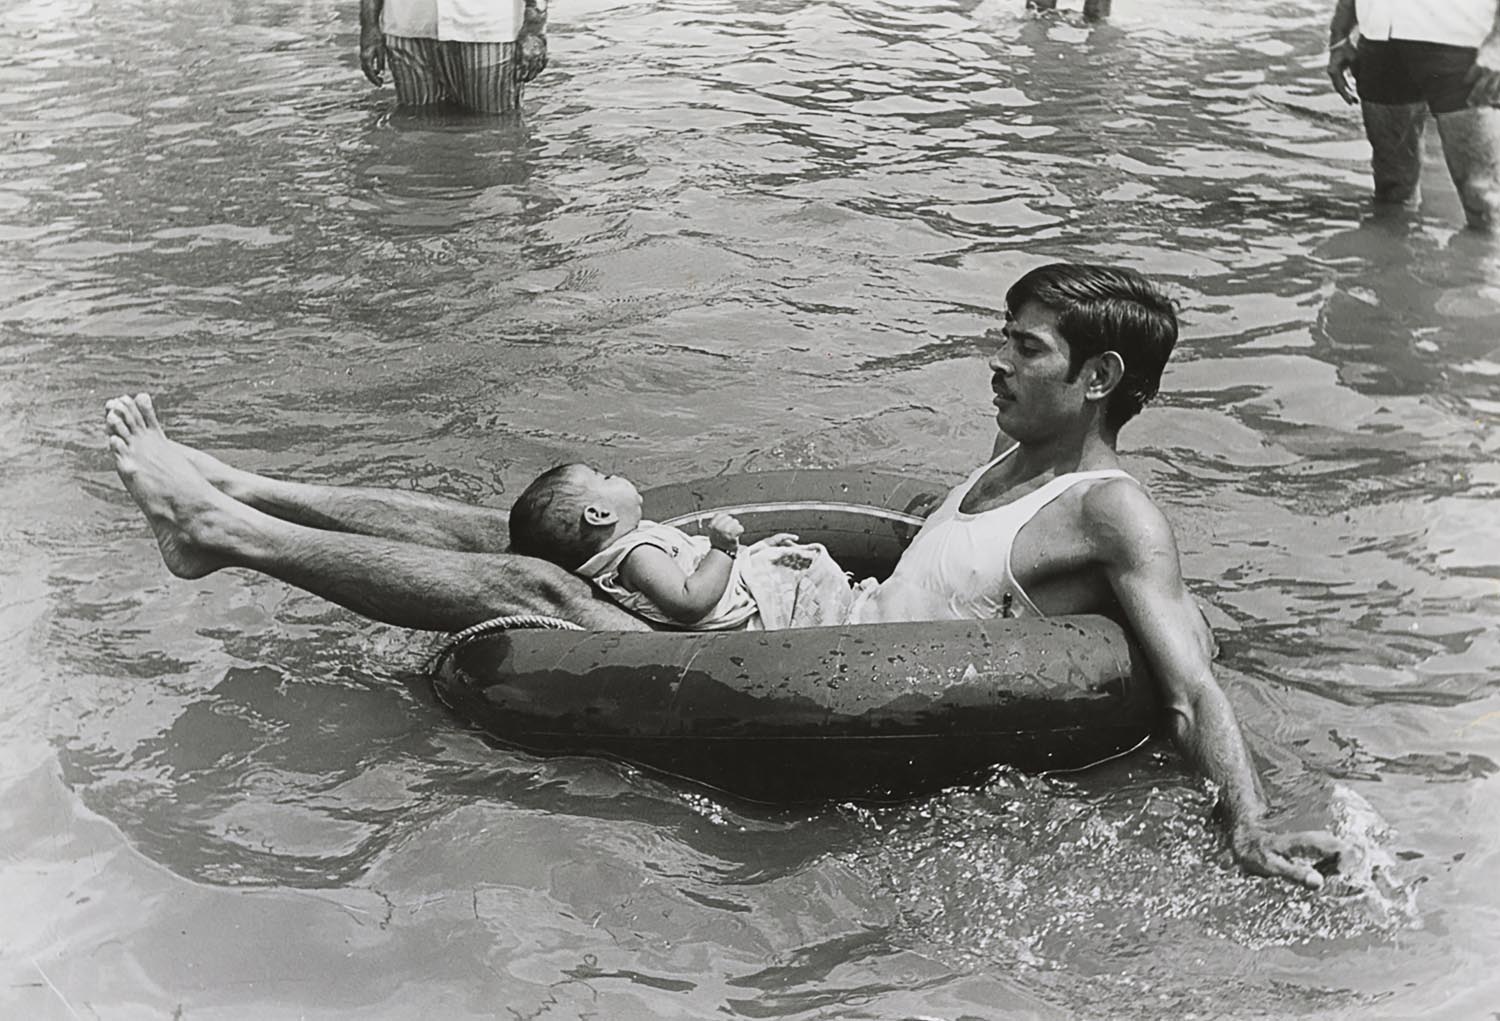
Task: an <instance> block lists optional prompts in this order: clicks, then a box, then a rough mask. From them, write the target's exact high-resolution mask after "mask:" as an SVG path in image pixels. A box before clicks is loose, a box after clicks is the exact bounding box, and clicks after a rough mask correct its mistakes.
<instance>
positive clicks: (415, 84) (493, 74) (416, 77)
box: [385, 35, 521, 113]
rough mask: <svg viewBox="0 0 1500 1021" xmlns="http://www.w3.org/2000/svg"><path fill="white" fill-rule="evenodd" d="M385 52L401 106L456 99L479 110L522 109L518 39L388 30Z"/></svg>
mask: <svg viewBox="0 0 1500 1021" xmlns="http://www.w3.org/2000/svg"><path fill="white" fill-rule="evenodd" d="M385 52H386V60H387V61H388V63H389V66H390V69H391V78H392V79H393V81H394V83H395V85H396V102H397V103H399V104H400V105H402V106H427V105H429V104H432V103H457V104H458V105H459V106H462V107H465V108H467V109H470V110H475V111H478V112H479V113H504V112H505V111H507V110H518V109H520V106H521V79H520V76H519V75H518V73H517V68H518V62H517V60H516V44H515V43H469V42H454V41H451V40H438V39H416V38H412V37H410V36H400V35H388V36H386V37H385Z"/></svg>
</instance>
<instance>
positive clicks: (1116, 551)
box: [1084, 480, 1343, 887]
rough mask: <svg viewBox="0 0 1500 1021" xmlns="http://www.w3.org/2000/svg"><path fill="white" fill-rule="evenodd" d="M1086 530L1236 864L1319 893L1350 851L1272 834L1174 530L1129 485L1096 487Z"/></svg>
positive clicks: (1328, 838)
mask: <svg viewBox="0 0 1500 1021" xmlns="http://www.w3.org/2000/svg"><path fill="white" fill-rule="evenodd" d="M1084 518H1085V521H1084V526H1085V528H1088V529H1090V530H1091V536H1092V537H1093V541H1094V542H1095V543H1096V550H1095V552H1096V554H1097V555H1098V557H1099V560H1100V562H1101V563H1102V564H1103V566H1104V569H1105V572H1106V574H1107V576H1108V578H1109V581H1110V584H1111V586H1112V587H1113V589H1114V593H1115V597H1116V598H1117V599H1118V600H1119V602H1120V605H1121V607H1122V608H1123V609H1124V611H1125V615H1126V617H1127V619H1128V621H1129V624H1130V627H1131V630H1132V631H1133V633H1134V634H1135V637H1136V640H1137V641H1138V642H1139V643H1140V645H1141V647H1142V649H1143V650H1144V651H1145V653H1146V658H1147V660H1148V661H1149V662H1150V664H1151V669H1152V673H1153V674H1154V676H1155V677H1156V680H1157V682H1158V683H1159V684H1160V685H1161V690H1162V697H1163V701H1164V703H1165V709H1166V712H1167V715H1168V726H1169V728H1170V729H1171V731H1172V737H1173V738H1174V739H1175V740H1176V742H1177V746H1178V747H1179V748H1180V749H1181V751H1182V753H1183V755H1184V756H1185V757H1186V758H1187V760H1188V762H1189V763H1190V764H1191V765H1192V766H1193V768H1194V769H1195V770H1197V771H1198V772H1199V773H1200V774H1202V775H1203V776H1205V777H1207V778H1208V779H1209V780H1211V781H1213V782H1214V783H1215V784H1216V785H1217V786H1218V787H1219V791H1220V799H1221V805H1222V808H1223V812H1224V822H1225V827H1226V828H1227V829H1228V831H1229V843H1230V848H1231V849H1232V850H1233V852H1234V856H1235V859H1236V860H1237V861H1239V863H1240V865H1241V866H1242V867H1243V868H1244V869H1246V870H1247V871H1249V872H1253V873H1256V874H1258V875H1265V876H1278V877H1282V878H1286V879H1291V880H1294V881H1296V882H1299V883H1302V884H1303V885H1305V886H1311V887H1318V886H1321V885H1322V883H1323V877H1322V875H1321V874H1320V873H1319V872H1318V870H1317V869H1315V868H1313V867H1312V865H1310V864H1308V863H1306V862H1301V861H1297V860H1294V859H1297V858H1311V859H1313V860H1314V861H1317V860H1320V859H1323V858H1327V857H1329V856H1331V855H1336V854H1338V853H1339V852H1340V851H1341V850H1342V849H1343V845H1342V843H1341V842H1340V841H1338V840H1337V839H1336V838H1334V837H1333V836H1332V835H1330V834H1328V833H1324V832H1321V831H1310V832H1306V833H1274V832H1272V831H1270V830H1269V829H1267V828H1266V826H1265V816H1266V798H1265V794H1264V793H1263V791H1262V789H1261V785H1260V777H1259V776H1258V775H1257V774H1256V772H1255V767H1254V766H1253V765H1252V764H1251V761H1250V753H1249V751H1248V749H1247V748H1246V747H1245V740H1244V737H1243V735H1242V734H1241V733H1240V728H1239V723H1238V721H1236V719H1235V716H1234V709H1233V707H1232V706H1231V705H1230V704H1229V699H1228V698H1227V697H1225V695H1224V691H1223V689H1221V688H1220V687H1219V684H1218V682H1217V681H1216V680H1215V679H1214V675H1213V669H1212V667H1211V665H1210V657H1211V654H1212V641H1211V639H1210V636H1209V634H1208V628H1207V625H1206V624H1205V623H1204V621H1203V617H1202V615H1201V614H1200V613H1199V612H1198V608H1197V605H1196V604H1195V603H1194V601H1193V598H1192V595H1191V594H1190V593H1189V592H1188V590H1187V586H1186V585H1185V584H1184V583H1183V580H1182V569H1181V564H1180V560H1179V558H1178V553H1177V543H1176V540H1175V539H1174V538H1173V536H1172V529H1171V526H1170V525H1169V524H1168V523H1167V520H1166V518H1165V517H1164V516H1163V515H1162V513H1161V511H1160V510H1159V509H1158V508H1157V507H1156V505H1155V504H1154V503H1152V502H1151V498H1150V497H1148V496H1147V495H1146V494H1145V492H1144V491H1142V490H1141V489H1140V488H1139V487H1138V486H1136V485H1135V484H1134V483H1131V482H1128V481H1124V480H1121V481H1118V482H1116V481H1111V482H1107V483H1104V484H1101V485H1096V486H1094V487H1092V488H1091V489H1090V491H1089V492H1088V493H1087V494H1086V495H1085V496H1084Z"/></svg>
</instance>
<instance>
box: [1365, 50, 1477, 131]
mask: <svg viewBox="0 0 1500 1021" xmlns="http://www.w3.org/2000/svg"><path fill="white" fill-rule="evenodd" d="M1477 52H1478V51H1477V50H1475V49H1474V48H1473V47H1471V46H1448V45H1446V44H1444V43H1419V42H1412V41H1409V40H1405V39H1392V40H1390V41H1389V42H1374V41H1372V40H1369V39H1361V40H1360V41H1359V51H1358V52H1357V53H1356V55H1355V60H1354V84H1355V87H1356V88H1357V89H1358V90H1359V98H1360V101H1361V102H1364V103H1376V104H1379V105H1382V106H1404V105H1407V104H1410V103H1426V104H1427V109H1429V110H1431V111H1432V112H1433V113H1453V112H1455V111H1457V110H1462V109H1464V108H1465V107H1467V106H1468V105H1469V88H1470V85H1471V84H1472V83H1471V82H1470V81H1469V80H1468V77H1467V76H1468V73H1469V69H1470V68H1472V67H1473V66H1474V55H1475V54H1476V53H1477Z"/></svg>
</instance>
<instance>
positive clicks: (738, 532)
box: [706, 514, 745, 553]
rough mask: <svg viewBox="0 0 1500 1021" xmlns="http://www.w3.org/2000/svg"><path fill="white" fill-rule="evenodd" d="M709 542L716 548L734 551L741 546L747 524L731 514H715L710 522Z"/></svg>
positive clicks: (726, 551) (729, 551)
mask: <svg viewBox="0 0 1500 1021" xmlns="http://www.w3.org/2000/svg"><path fill="white" fill-rule="evenodd" d="M706 531H707V532H708V544H709V545H710V546H712V547H713V548H714V549H716V550H722V551H723V552H725V553H733V552H734V551H735V550H737V549H739V548H740V536H742V535H744V534H745V526H744V525H742V524H740V523H739V520H738V519H737V518H735V517H734V516H733V515H730V514H715V515H714V516H713V517H712V518H711V519H710V520H709V522H708V528H707V530H706Z"/></svg>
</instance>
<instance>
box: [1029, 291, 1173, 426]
mask: <svg viewBox="0 0 1500 1021" xmlns="http://www.w3.org/2000/svg"><path fill="white" fill-rule="evenodd" d="M1032 302H1035V303H1036V304H1038V305H1041V306H1043V307H1044V308H1047V309H1049V310H1051V311H1052V312H1053V313H1055V314H1056V315H1057V332H1058V333H1059V334H1060V335H1061V336H1062V338H1063V340H1066V341H1067V342H1068V381H1069V382H1072V381H1073V380H1075V379H1077V378H1078V373H1079V372H1081V371H1082V370H1083V363H1084V362H1085V361H1087V360H1088V359H1089V358H1092V357H1094V356H1095V355H1099V354H1103V353H1104V352H1105V351H1114V352H1116V353H1117V354H1119V356H1120V360H1121V361H1123V362H1124V363H1125V375H1124V376H1123V377H1122V378H1121V380H1120V383H1119V385H1118V386H1116V387H1115V389H1114V391H1113V392H1112V393H1111V394H1110V395H1109V398H1108V399H1107V400H1106V402H1105V405H1104V425H1105V428H1107V429H1108V430H1109V431H1110V432H1117V431H1119V428H1120V427H1121V426H1122V425H1124V424H1125V423H1126V422H1128V421H1130V420H1131V419H1132V418H1134V417H1135V415H1136V413H1137V412H1139V411H1140V410H1141V408H1143V407H1145V406H1146V402H1147V401H1149V400H1151V398H1153V397H1155V396H1156V392H1157V390H1158V388H1159V387H1160V385H1161V374H1162V370H1163V369H1164V368H1166V365H1167V359H1168V358H1169V357H1170V356H1171V354H1172V348H1173V346H1174V345H1175V344H1176V343H1177V309H1176V308H1175V307H1174V306H1173V304H1172V301H1171V299H1169V298H1168V297H1167V296H1166V295H1165V294H1163V293H1162V292H1161V291H1160V290H1158V289H1157V287H1156V285H1155V284H1153V283H1152V282H1151V281H1150V280H1148V279H1146V277H1144V276H1142V275H1141V274H1140V273H1137V272H1136V271H1135V270H1133V269H1124V268H1121V267H1115V266H1096V265H1089V264H1086V263H1070V262H1054V263H1051V264H1050V265H1046V266H1039V267H1037V268H1036V269H1034V270H1032V271H1031V272H1029V273H1027V274H1026V275H1025V276H1023V277H1021V279H1019V280H1017V281H1016V282H1015V283H1014V284H1012V285H1011V288H1010V290H1008V291H1006V292H1005V307H1006V308H1007V309H1008V310H1009V311H1010V313H1011V314H1012V315H1016V314H1018V313H1019V312H1020V311H1021V309H1022V308H1023V307H1024V306H1026V305H1028V304H1030V303H1032Z"/></svg>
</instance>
